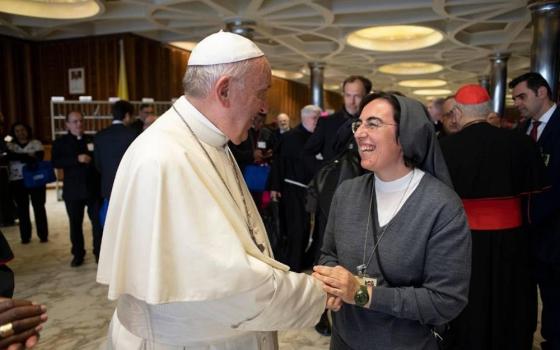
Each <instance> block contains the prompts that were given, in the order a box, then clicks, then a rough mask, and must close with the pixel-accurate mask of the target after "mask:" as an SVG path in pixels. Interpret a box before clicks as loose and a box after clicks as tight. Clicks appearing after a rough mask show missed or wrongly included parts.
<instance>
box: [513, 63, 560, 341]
mask: <svg viewBox="0 0 560 350" xmlns="http://www.w3.org/2000/svg"><path fill="white" fill-rule="evenodd" d="M509 87H510V88H512V89H513V91H512V97H513V101H514V104H515V106H516V107H517V109H518V110H519V112H520V113H521V117H523V118H527V121H526V122H525V124H524V125H522V130H523V131H524V132H525V133H526V134H527V135H529V136H531V138H533V140H535V142H536V143H537V146H538V147H539V149H540V151H541V155H542V158H543V160H544V162H545V165H546V171H547V175H548V179H549V181H550V182H551V188H550V190H549V191H545V192H543V193H541V194H539V195H536V196H534V197H533V198H532V199H531V202H530V208H529V209H530V215H531V223H532V224H533V226H534V229H535V230H534V231H535V232H534V233H535V234H534V238H535V248H536V249H535V258H536V260H535V268H536V279H537V283H538V286H539V289H540V294H541V299H542V305H543V308H542V320H541V334H542V337H543V338H544V342H543V343H542V344H541V346H542V349H543V350H548V349H560V297H559V296H560V113H559V112H558V108H557V105H556V103H554V100H553V97H552V94H551V90H550V86H549V85H548V83H547V81H546V80H545V79H544V78H543V77H542V76H541V75H540V74H538V73H533V72H531V73H526V74H523V75H521V76H519V77H517V78H515V79H513V80H512V81H511V82H510V83H509Z"/></svg>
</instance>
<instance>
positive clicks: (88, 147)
mask: <svg viewBox="0 0 560 350" xmlns="http://www.w3.org/2000/svg"><path fill="white" fill-rule="evenodd" d="M87 150H88V151H90V152H93V142H90V143H88V144H87Z"/></svg>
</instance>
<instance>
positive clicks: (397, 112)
mask: <svg viewBox="0 0 560 350" xmlns="http://www.w3.org/2000/svg"><path fill="white" fill-rule="evenodd" d="M378 98H382V99H384V100H385V101H387V102H388V103H389V104H390V105H391V106H392V107H393V110H394V115H393V118H394V119H395V123H396V124H397V133H396V135H397V142H399V144H400V145H401V147H402V150H403V158H404V161H405V165H406V166H408V167H418V168H419V169H421V170H423V171H425V172H427V173H430V174H431V175H432V176H434V177H436V178H437V179H439V180H440V181H442V182H443V183H445V184H446V185H448V186H449V187H451V188H453V184H452V183H451V177H450V176H449V172H448V170H447V165H446V164H445V160H444V158H443V154H442V152H441V149H440V147H439V142H438V140H437V137H436V134H435V128H434V124H433V123H432V122H431V120H430V117H429V115H428V112H427V110H426V107H424V105H423V104H422V103H420V102H418V101H416V100H414V99H411V98H408V97H404V96H396V95H391V94H388V93H386V92H375V93H372V94H369V95H367V96H365V97H364V98H363V99H362V102H361V103H360V114H361V113H362V111H363V109H364V107H365V106H366V105H367V104H368V103H370V102H371V101H374V100H376V99H378Z"/></svg>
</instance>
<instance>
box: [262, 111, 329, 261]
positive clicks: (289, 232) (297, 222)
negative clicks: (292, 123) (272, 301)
mask: <svg viewBox="0 0 560 350" xmlns="http://www.w3.org/2000/svg"><path fill="white" fill-rule="evenodd" d="M320 115H321V108H319V107H318V106H315V105H307V106H305V107H303V109H302V110H301V124H300V125H298V126H296V127H295V128H293V129H291V130H290V131H288V132H286V133H285V134H284V135H283V136H282V138H281V139H280V142H279V144H278V146H277V147H276V149H275V151H274V161H273V162H272V169H271V172H270V190H271V191H270V197H271V199H272V200H278V201H279V203H280V216H281V219H280V222H281V227H282V228H283V230H282V232H285V234H286V236H287V245H288V247H287V249H286V252H285V253H286V256H283V257H279V259H280V261H282V262H284V263H286V264H287V265H289V266H290V269H291V270H292V271H296V272H301V271H302V270H303V269H304V268H306V267H309V266H304V252H305V248H306V246H307V242H308V240H309V233H310V226H311V225H310V215H309V213H307V212H306V211H305V197H306V195H307V184H308V183H309V181H311V178H312V177H313V174H315V172H316V171H317V168H318V165H319V162H318V160H317V159H315V157H311V156H306V155H305V154H303V153H302V152H301V149H302V148H303V146H304V145H305V143H306V142H307V140H308V139H309V137H310V136H311V135H312V133H313V130H315V126H316V125H317V120H318V119H319V116H320Z"/></svg>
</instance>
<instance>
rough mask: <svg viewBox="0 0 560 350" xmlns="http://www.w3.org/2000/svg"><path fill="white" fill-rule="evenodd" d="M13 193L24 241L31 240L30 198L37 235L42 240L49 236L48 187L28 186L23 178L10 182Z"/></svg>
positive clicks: (20, 232)
mask: <svg viewBox="0 0 560 350" xmlns="http://www.w3.org/2000/svg"><path fill="white" fill-rule="evenodd" d="M10 187H11V189H12V195H13V196H14V201H15V202H16V209H17V214H18V218H19V234H20V236H21V241H22V242H29V240H31V219H30V218H29V198H31V205H32V206H33V213H34V214H35V225H36V226H37V236H39V239H41V240H42V241H46V240H47V239H48V237H49V227H48V225H47V211H46V210H45V202H46V198H47V189H46V187H45V186H42V187H38V188H26V187H25V186H24V185H23V180H17V181H12V182H10Z"/></svg>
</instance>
